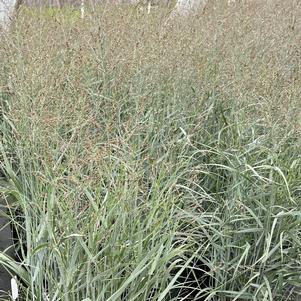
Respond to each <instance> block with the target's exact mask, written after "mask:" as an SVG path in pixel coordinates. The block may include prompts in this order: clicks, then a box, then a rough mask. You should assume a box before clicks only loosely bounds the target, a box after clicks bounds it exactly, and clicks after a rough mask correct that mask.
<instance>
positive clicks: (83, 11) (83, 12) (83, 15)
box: [80, 0, 85, 19]
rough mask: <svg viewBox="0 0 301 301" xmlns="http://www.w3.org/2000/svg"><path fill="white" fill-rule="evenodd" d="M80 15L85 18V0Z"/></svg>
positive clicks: (82, 2)
mask: <svg viewBox="0 0 301 301" xmlns="http://www.w3.org/2000/svg"><path fill="white" fill-rule="evenodd" d="M80 17H81V19H83V18H84V17H85V0H81V5H80Z"/></svg>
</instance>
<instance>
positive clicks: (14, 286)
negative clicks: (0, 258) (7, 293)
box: [10, 276, 19, 300]
mask: <svg viewBox="0 0 301 301" xmlns="http://www.w3.org/2000/svg"><path fill="white" fill-rule="evenodd" d="M10 285H11V294H12V298H13V300H17V298H18V297H19V290H18V284H17V277H16V276H15V277H13V278H12V279H11V280H10Z"/></svg>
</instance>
